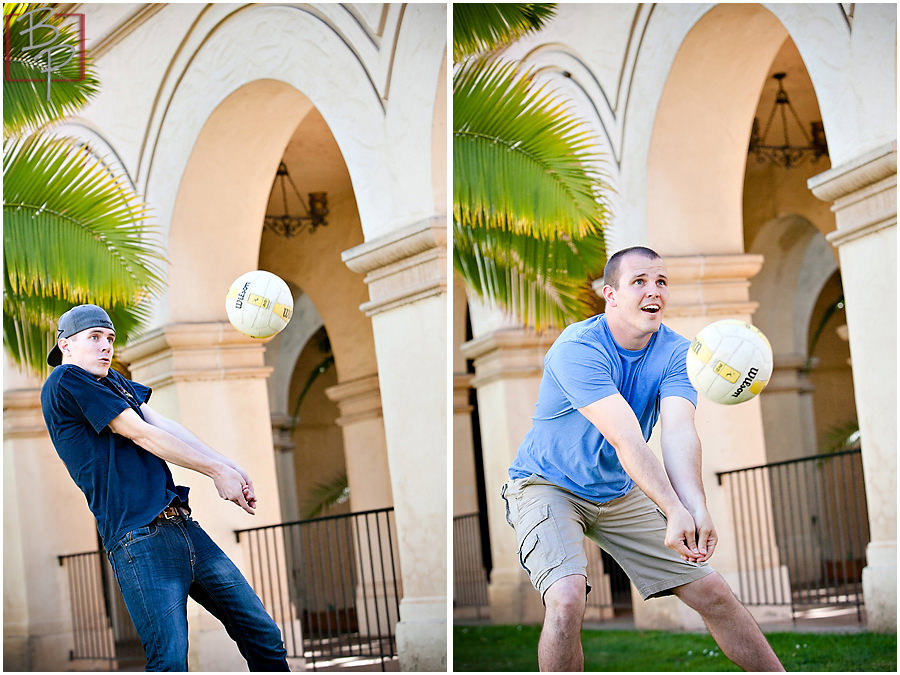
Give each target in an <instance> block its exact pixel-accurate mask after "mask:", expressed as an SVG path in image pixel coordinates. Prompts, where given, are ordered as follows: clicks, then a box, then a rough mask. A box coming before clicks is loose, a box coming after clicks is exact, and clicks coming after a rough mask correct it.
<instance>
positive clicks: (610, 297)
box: [600, 284, 616, 307]
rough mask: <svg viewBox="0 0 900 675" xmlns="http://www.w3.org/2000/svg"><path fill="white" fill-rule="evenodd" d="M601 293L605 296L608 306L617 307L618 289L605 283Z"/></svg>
mask: <svg viewBox="0 0 900 675" xmlns="http://www.w3.org/2000/svg"><path fill="white" fill-rule="evenodd" d="M600 295H602V296H603V299H604V300H606V306H607V307H615V306H616V289H615V288H613V287H612V286H610V285H609V284H605V285H604V286H603V288H602V289H601V290H600Z"/></svg>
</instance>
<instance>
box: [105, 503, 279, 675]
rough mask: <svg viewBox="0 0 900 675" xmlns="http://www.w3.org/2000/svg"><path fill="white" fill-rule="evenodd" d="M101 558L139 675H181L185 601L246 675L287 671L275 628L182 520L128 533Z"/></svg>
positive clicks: (196, 528) (211, 546)
mask: <svg viewBox="0 0 900 675" xmlns="http://www.w3.org/2000/svg"><path fill="white" fill-rule="evenodd" d="M107 555H108V556H109V561H110V563H111V564H112V568H113V572H114V574H115V575H116V580H117V581H118V583H119V588H121V589H122V596H123V597H124V599H125V606H126V607H127V608H128V613H129V614H130V615H131V619H132V621H134V625H135V628H136V629H137V632H138V635H139V636H140V638H141V643H142V644H143V645H144V652H145V653H146V656H147V666H146V670H148V671H149V670H174V671H186V670H187V665H188V664H187V653H188V625H187V599H188V596H189V595H190V597H192V598H194V600H196V601H197V602H198V603H200V605H202V606H203V607H205V608H206V609H207V610H208V611H209V612H210V613H211V614H212V615H213V616H215V617H216V618H217V619H218V620H219V621H221V622H222V623H223V624H224V626H225V630H226V631H228V635H229V636H230V637H231V639H232V640H234V641H235V642H236V643H237V646H238V649H239V650H240V652H241V655H242V656H243V657H244V658H245V659H246V660H247V665H248V667H249V668H250V670H251V671H275V670H289V668H288V665H287V660H286V657H287V652H286V651H285V649H284V643H283V642H282V639H281V631H280V630H279V629H278V626H277V625H276V624H275V622H274V621H273V620H272V618H271V617H270V616H269V614H268V613H267V612H266V610H265V608H264V607H263V604H262V602H260V600H259V598H258V597H257V595H256V593H254V591H253V589H252V588H251V587H250V584H248V583H247V580H246V579H244V576H243V575H242V574H241V573H240V571H239V570H238V568H237V567H235V565H234V563H232V562H231V560H229V558H228V556H226V555H225V554H224V553H223V552H222V550H221V549H220V548H219V547H218V546H216V545H215V543H213V541H212V539H210V538H209V536H208V535H207V534H206V532H204V531H203V529H202V528H201V527H200V525H198V524H197V523H196V522H195V521H194V520H192V519H191V518H190V517H189V516H188V517H178V518H175V519H172V520H157V521H154V522H153V523H151V524H150V525H147V526H145V527H139V528H137V529H135V530H132V531H131V532H129V533H128V534H126V535H125V536H124V537H122V538H121V539H120V540H119V541H118V542H117V543H116V544H115V546H113V547H112V548H111V549H110V551H109V552H108V554H107Z"/></svg>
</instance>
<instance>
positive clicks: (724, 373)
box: [713, 361, 741, 384]
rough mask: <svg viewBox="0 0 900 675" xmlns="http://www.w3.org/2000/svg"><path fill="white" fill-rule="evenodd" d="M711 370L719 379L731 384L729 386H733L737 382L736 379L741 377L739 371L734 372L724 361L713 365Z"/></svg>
mask: <svg viewBox="0 0 900 675" xmlns="http://www.w3.org/2000/svg"><path fill="white" fill-rule="evenodd" d="M713 370H714V371H715V373H716V374H717V375H718V376H719V377H723V378H725V379H726V380H728V381H729V382H731V384H734V383H735V382H737V381H738V378H739V377H740V376H741V374H740V372H739V371H737V370H735V369H734V368H732V367H731V366H729V365H728V364H727V363H725V362H724V361H719V362H718V363H717V364H716V365H715V367H714V368H713Z"/></svg>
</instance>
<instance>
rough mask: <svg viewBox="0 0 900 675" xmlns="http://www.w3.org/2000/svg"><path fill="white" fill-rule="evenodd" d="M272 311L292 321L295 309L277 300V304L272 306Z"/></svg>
mask: <svg viewBox="0 0 900 675" xmlns="http://www.w3.org/2000/svg"><path fill="white" fill-rule="evenodd" d="M272 312H273V313H274V314H275V316H280V317H281V318H282V319H284V320H285V321H290V320H291V316H293V314H294V310H293V309H292V308H291V307H288V306H287V305H282V304H281V303H280V302H276V303H275V306H274V307H273V308H272Z"/></svg>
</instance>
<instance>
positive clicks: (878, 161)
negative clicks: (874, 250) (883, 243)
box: [806, 141, 897, 248]
mask: <svg viewBox="0 0 900 675" xmlns="http://www.w3.org/2000/svg"><path fill="white" fill-rule="evenodd" d="M806 184H807V186H808V187H809V189H810V190H811V191H812V193H813V194H814V195H815V196H816V197H818V198H819V199H821V200H822V201H825V202H831V203H832V204H831V210H832V212H834V214H835V219H836V221H837V227H838V229H837V230H835V231H834V232H831V233H830V234H828V235H827V236H826V239H827V240H828V241H829V242H830V243H831V245H832V246H835V247H837V248H840V247H841V246H843V245H844V244H847V243H850V242H853V241H856V240H858V239H862V238H864V237H868V236H870V235H872V234H875V233H877V232H880V231H881V230H885V229H888V228H891V227H896V226H897V142H896V141H893V142H891V143H887V144H885V145H882V146H880V147H878V148H875V149H874V150H872V151H870V152H867V153H866V154H864V155H860V156H859V157H857V158H856V159H853V160H851V161H849V162H846V163H844V164H841V165H840V166H836V167H834V168H833V169H830V170H829V171H826V172H824V173H821V174H819V175H818V176H813V177H812V178H810V179H809V180H808V181H807V183H806Z"/></svg>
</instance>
